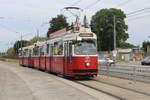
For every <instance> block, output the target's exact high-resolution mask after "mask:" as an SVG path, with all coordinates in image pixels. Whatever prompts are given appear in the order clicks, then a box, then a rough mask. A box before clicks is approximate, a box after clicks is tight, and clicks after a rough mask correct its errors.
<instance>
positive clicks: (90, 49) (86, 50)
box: [74, 41, 97, 55]
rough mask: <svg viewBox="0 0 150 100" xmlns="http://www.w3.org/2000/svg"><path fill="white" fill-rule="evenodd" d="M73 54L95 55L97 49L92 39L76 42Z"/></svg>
mask: <svg viewBox="0 0 150 100" xmlns="http://www.w3.org/2000/svg"><path fill="white" fill-rule="evenodd" d="M74 47H75V48H74V53H75V55H96V54H97V49H96V44H95V42H94V41H82V42H77V43H76V44H75V46H74Z"/></svg>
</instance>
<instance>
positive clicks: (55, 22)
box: [47, 15, 69, 37]
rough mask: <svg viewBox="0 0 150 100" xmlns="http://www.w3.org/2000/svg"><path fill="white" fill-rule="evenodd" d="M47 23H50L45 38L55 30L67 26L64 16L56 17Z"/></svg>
mask: <svg viewBox="0 0 150 100" xmlns="http://www.w3.org/2000/svg"><path fill="white" fill-rule="evenodd" d="M49 23H50V28H49V29H48V32H47V37H49V34H51V33H53V32H55V31H57V30H60V29H62V28H65V27H68V25H69V24H68V23H67V20H66V17H65V16H64V15H57V17H54V18H52V20H50V22H49Z"/></svg>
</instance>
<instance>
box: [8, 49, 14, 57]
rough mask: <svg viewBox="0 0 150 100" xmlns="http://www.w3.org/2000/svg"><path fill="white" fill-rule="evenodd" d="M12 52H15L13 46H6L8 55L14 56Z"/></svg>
mask: <svg viewBox="0 0 150 100" xmlns="http://www.w3.org/2000/svg"><path fill="white" fill-rule="evenodd" d="M14 54H15V51H14V48H8V50H7V55H8V56H14Z"/></svg>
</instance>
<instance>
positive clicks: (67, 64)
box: [64, 41, 72, 73]
mask: <svg viewBox="0 0 150 100" xmlns="http://www.w3.org/2000/svg"><path fill="white" fill-rule="evenodd" d="M71 62H72V42H71V41H68V42H65V43H64V72H65V73H68V72H70V71H71V70H72V67H71Z"/></svg>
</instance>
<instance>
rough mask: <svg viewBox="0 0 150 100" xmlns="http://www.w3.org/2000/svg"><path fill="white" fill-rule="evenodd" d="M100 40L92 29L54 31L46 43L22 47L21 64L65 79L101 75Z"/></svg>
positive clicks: (75, 28)
mask: <svg viewBox="0 0 150 100" xmlns="http://www.w3.org/2000/svg"><path fill="white" fill-rule="evenodd" d="M96 47H97V37H96V34H94V33H93V32H91V29H90V28H85V27H74V28H73V29H72V30H69V31H66V30H65V29H62V30H59V31H57V32H54V33H52V34H51V35H50V39H49V40H47V41H45V42H37V43H35V44H34V45H32V46H28V47H23V48H20V57H19V58H20V61H19V63H20V65H23V66H31V67H35V68H38V69H41V70H46V71H49V72H53V73H57V74H61V75H63V76H71V77H80V76H88V77H93V76H96V75H97V74H98V55H97V48H96Z"/></svg>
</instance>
